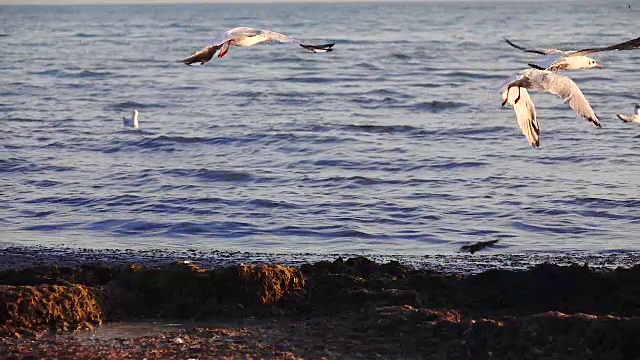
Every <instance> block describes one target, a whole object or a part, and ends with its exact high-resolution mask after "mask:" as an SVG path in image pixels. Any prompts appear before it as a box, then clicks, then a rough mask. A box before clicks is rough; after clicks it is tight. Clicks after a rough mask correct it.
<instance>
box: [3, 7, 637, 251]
mask: <svg viewBox="0 0 640 360" xmlns="http://www.w3.org/2000/svg"><path fill="white" fill-rule="evenodd" d="M638 8H639V9H640V6H639V7H638ZM541 9H542V10H545V11H544V12H542V11H540V10H541ZM639 14H640V12H638V10H635V9H633V10H629V9H627V8H626V5H624V4H622V5H621V4H609V3H605V2H603V3H599V4H598V3H587V4H584V3H583V2H575V3H574V2H546V3H544V6H542V7H541V5H540V3H539V2H530V3H480V4H464V3H452V4H447V3H423V4H389V5H383V4H351V5H336V4H331V5H291V4H288V5H287V4H272V5H247V4H242V5H240V4H238V5H161V6H154V5H144V6H142V5H141V6H116V5H113V6H58V7H55V6H50V7H47V6H23V7H20V6H17V7H9V6H3V7H0V34H4V35H7V36H3V37H0V49H1V50H0V139H1V141H0V217H1V219H0V241H1V242H4V243H18V244H25V245H33V244H44V245H70V246H80V247H92V248H108V247H117V248H123V247H124V248H141V249H150V248H173V249H175V248H182V249H189V248H194V249H200V250H202V249H204V250H242V251H264V252H310V253H328V252H332V253H333V252H370V253H405V254H421V253H449V252H452V251H455V250H457V249H458V248H459V246H460V245H462V244H466V243H469V242H472V241H482V240H493V239H500V240H501V242H500V244H501V246H500V247H499V248H498V249H497V250H495V251H499V252H523V251H538V252H558V253H560V252H567V251H592V252H611V251H615V252H618V251H636V250H640V240H639V239H638V234H639V233H640V190H639V189H640V187H639V185H640V164H639V161H640V156H639V154H640V145H639V142H640V126H636V125H633V124H623V123H621V122H619V121H618V120H617V119H616V118H615V114H616V113H630V112H631V111H632V110H633V102H634V101H637V100H638V97H639V95H638V94H639V93H638V91H640V90H639V85H638V84H640V72H639V71H638V65H637V64H638V63H639V62H640V50H637V51H627V52H618V53H600V54H597V55H594V58H596V59H597V60H598V62H599V63H601V64H602V65H603V66H604V69H603V70H588V71H579V72H572V73H569V74H570V75H571V76H572V78H573V79H574V80H575V81H576V82H577V83H578V84H579V85H580V86H581V87H582V89H583V91H584V93H585V95H586V96H587V98H588V99H589V100H590V101H591V103H592V105H593V107H594V109H595V110H596V112H597V113H598V114H599V115H600V117H601V121H602V123H603V126H604V128H603V129H597V128H595V127H594V126H592V125H591V124H589V123H587V122H586V121H584V120H582V119H579V118H578V117H577V116H575V115H574V113H573V112H572V111H571V110H569V109H567V108H566V107H565V105H563V104H562V101H561V100H560V99H558V98H556V97H554V96H553V95H549V94H541V93H533V94H532V96H533V99H534V101H535V102H536V107H537V110H538V118H539V123H540V126H541V131H542V134H541V146H542V147H541V148H540V149H537V150H534V149H532V148H530V147H529V145H528V144H527V142H526V140H525V139H524V137H523V136H522V135H521V134H520V133H519V131H518V129H517V127H516V124H515V117H514V114H513V110H512V109H510V108H504V109H502V108H500V102H501V100H502V99H501V98H500V94H498V93H497V92H495V89H494V88H495V86H496V85H497V84H499V83H500V82H502V80H503V79H504V78H506V77H508V76H509V75H510V74H512V73H513V72H515V71H517V70H521V69H524V67H525V66H526V63H527V62H530V61H531V60H535V59H536V58H535V57H534V56H535V55H533V54H525V53H519V52H517V51H515V50H514V49H511V48H509V47H508V46H507V45H506V44H504V43H503V42H502V38H503V36H509V37H510V38H511V39H512V40H514V41H519V42H521V43H523V44H526V45H531V46H542V47H566V48H569V49H571V48H574V47H575V48H579V47H584V46H593V45H608V44H611V43H615V42H619V41H623V40H627V39H631V38H634V37H637V36H638V35H640V34H638V32H637V27H635V26H631V24H635V23H636V22H637V17H638V15H639ZM240 25H243V26H251V27H256V28H269V29H272V30H276V31H281V32H285V33H288V34H290V35H291V36H294V37H297V38H301V39H304V40H306V41H308V42H310V43H325V42H333V41H335V42H336V43H337V45H336V46H335V51H334V52H333V53H328V54H311V53H307V52H304V51H303V50H301V49H296V48H295V47H287V46H283V45H278V44H261V45H258V46H255V47H252V48H249V49H241V48H232V49H231V51H230V52H229V54H228V55H227V56H226V57H225V58H223V59H213V60H212V61H211V62H210V63H208V64H207V65H206V66H202V67H187V66H184V65H182V64H177V63H174V62H173V61H175V60H178V59H181V58H184V57H186V56H188V55H190V54H191V53H192V52H193V51H195V50H198V49H200V48H201V47H202V46H204V45H205V44H206V42H207V39H210V38H212V37H213V35H214V33H215V32H217V31H220V30H225V29H227V28H231V27H235V26H240ZM530 55H531V56H530ZM133 109H137V110H139V111H140V123H141V128H140V129H139V130H132V129H124V128H123V127H122V122H121V118H122V116H124V115H128V114H129V113H130V112H131V111H132V110H133Z"/></svg>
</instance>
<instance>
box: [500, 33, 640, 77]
mask: <svg viewBox="0 0 640 360" xmlns="http://www.w3.org/2000/svg"><path fill="white" fill-rule="evenodd" d="M504 41H505V42H506V43H507V44H509V45H511V46H513V47H514V48H516V49H519V50H522V51H525V52H529V53H534V54H540V55H546V58H544V59H543V60H541V61H539V62H537V63H531V64H528V65H529V66H530V67H532V68H534V69H538V70H553V71H558V70H580V69H592V68H597V69H602V66H600V65H599V64H598V63H597V62H596V61H595V60H593V59H592V58H590V57H588V56H585V55H588V54H593V53H597V52H600V51H612V50H633V49H637V48H639V47H640V37H638V38H635V39H633V40H629V41H625V42H623V43H620V44H615V45H611V46H606V47H600V48H590V49H582V50H571V51H562V50H558V49H527V48H525V47H522V46H520V45H516V44H514V43H513V42H511V41H510V40H509V39H506V38H505V39H504Z"/></svg>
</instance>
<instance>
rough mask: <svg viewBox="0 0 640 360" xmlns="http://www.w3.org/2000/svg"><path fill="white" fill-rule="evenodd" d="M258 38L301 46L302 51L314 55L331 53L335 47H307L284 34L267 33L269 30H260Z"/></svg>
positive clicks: (323, 45) (326, 45)
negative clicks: (304, 50) (262, 37)
mask: <svg viewBox="0 0 640 360" xmlns="http://www.w3.org/2000/svg"><path fill="white" fill-rule="evenodd" d="M258 36H264V37H265V38H267V39H270V40H272V41H277V42H279V43H283V44H298V45H300V46H302V47H303V48H304V49H306V50H309V51H311V52H314V53H316V52H329V51H333V46H334V45H335V43H331V44H322V45H307V44H304V43H303V42H302V41H300V40H298V39H294V38H291V37H289V36H287V35H285V34H281V33H278V32H275V31H269V30H260V33H259V35H258Z"/></svg>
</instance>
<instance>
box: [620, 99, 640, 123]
mask: <svg viewBox="0 0 640 360" xmlns="http://www.w3.org/2000/svg"><path fill="white" fill-rule="evenodd" d="M616 116H617V117H618V119H620V120H622V121H623V122H634V123H640V104H636V108H635V113H634V114H633V115H631V116H627V115H620V114H616Z"/></svg>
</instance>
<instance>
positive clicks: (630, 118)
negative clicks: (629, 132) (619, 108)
mask: <svg viewBox="0 0 640 360" xmlns="http://www.w3.org/2000/svg"><path fill="white" fill-rule="evenodd" d="M616 116H617V117H618V119H620V120H622V122H633V116H627V115H621V114H616Z"/></svg>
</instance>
